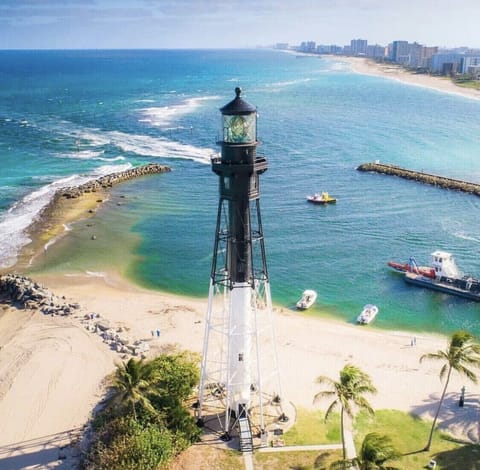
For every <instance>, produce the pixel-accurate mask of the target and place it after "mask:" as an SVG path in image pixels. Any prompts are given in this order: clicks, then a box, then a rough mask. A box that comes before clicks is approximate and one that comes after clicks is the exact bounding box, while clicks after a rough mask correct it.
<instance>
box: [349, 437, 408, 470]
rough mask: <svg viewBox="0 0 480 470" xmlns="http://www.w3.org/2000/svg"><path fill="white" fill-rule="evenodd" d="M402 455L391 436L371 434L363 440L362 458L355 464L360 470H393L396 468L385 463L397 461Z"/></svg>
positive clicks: (356, 460)
mask: <svg viewBox="0 0 480 470" xmlns="http://www.w3.org/2000/svg"><path fill="white" fill-rule="evenodd" d="M400 455H401V454H400V452H398V451H397V449H395V447H394V445H393V443H392V440H391V438H390V437H389V436H385V435H381V434H379V433H377V432H371V433H369V434H367V435H366V436H365V438H364V439H363V442H362V448H361V450H360V457H359V458H357V459H355V463H356V464H357V465H358V466H359V468H360V470H374V469H376V470H393V469H394V468H395V467H391V466H386V465H385V462H387V461H388V460H396V459H398V458H399V457H400Z"/></svg>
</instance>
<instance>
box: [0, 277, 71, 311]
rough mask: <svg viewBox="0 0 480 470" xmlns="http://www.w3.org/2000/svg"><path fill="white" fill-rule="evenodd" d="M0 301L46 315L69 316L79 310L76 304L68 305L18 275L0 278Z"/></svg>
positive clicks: (35, 283)
mask: <svg viewBox="0 0 480 470" xmlns="http://www.w3.org/2000/svg"><path fill="white" fill-rule="evenodd" d="M0 300H1V301H2V302H4V303H9V304H11V305H13V306H15V307H17V308H22V309H29V310H39V311H40V312H42V313H44V314H46V315H70V314H72V313H74V312H75V311H76V310H78V309H80V305H79V304H77V303H68V302H66V300H65V297H62V298H59V297H57V296H56V295H54V294H52V293H51V292H50V291H49V290H48V289H47V288H46V287H44V286H42V285H41V284H39V283H38V282H35V281H33V280H32V279H30V278H28V277H25V276H21V275H18V274H5V275H3V276H0Z"/></svg>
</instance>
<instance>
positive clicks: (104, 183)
mask: <svg viewBox="0 0 480 470" xmlns="http://www.w3.org/2000/svg"><path fill="white" fill-rule="evenodd" d="M169 171H171V168H170V167H168V166H165V165H159V164H158V163H149V164H148V165H143V166H139V167H136V168H130V169H129V170H125V171H120V172H118V173H111V174H109V175H105V176H102V177H100V178H97V179H95V180H91V181H88V182H87V183H84V184H81V185H79V186H74V187H69V188H64V189H61V190H59V191H57V193H56V194H55V198H62V197H63V198H66V199H74V198H78V197H80V196H81V195H82V194H85V193H94V192H96V191H99V190H101V189H108V188H111V187H112V186H113V185H115V184H118V183H122V182H123V181H128V180H131V179H133V178H138V177H140V176H146V175H153V174H156V173H167V172H169Z"/></svg>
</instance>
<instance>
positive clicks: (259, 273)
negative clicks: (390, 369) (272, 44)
mask: <svg viewBox="0 0 480 470" xmlns="http://www.w3.org/2000/svg"><path fill="white" fill-rule="evenodd" d="M235 94H236V96H235V98H234V99H233V100H232V101H231V102H229V103H228V104H226V105H225V106H223V107H222V108H221V109H220V111H221V113H222V138H221V140H220V141H219V142H218V144H219V145H220V147H221V155H220V156H215V157H213V158H212V171H213V172H214V173H215V174H216V175H218V180H219V203H218V212H217V224H216V231H215V243H214V251H213V261H212V270H211V274H210V290H209V302H208V311H207V319H206V325H205V338H204V345H203V357H202V371H201V381H200V392H199V417H200V418H201V420H202V421H205V419H206V418H207V415H212V414H216V415H217V416H218V415H222V417H221V419H220V421H221V422H222V426H223V431H224V432H225V435H226V436H229V435H230V431H231V430H232V428H233V427H235V425H236V424H237V423H238V426H237V428H239V432H240V428H242V426H243V428H245V426H246V423H247V424H248V429H249V430H250V429H251V426H254V427H255V426H257V427H258V428H259V431H260V432H264V431H265V428H266V425H267V423H266V421H265V406H266V404H267V403H270V404H271V403H275V404H276V407H277V408H278V410H275V411H274V414H275V415H278V416H280V415H283V416H285V415H284V414H283V412H282V410H281V399H280V396H281V394H280V381H279V375H278V367H277V358H276V345H275V338H274V333H273V315H272V304H271V295H270V286H269V280H268V272H267V263H266V255H265V245H264V237H263V229H262V221H261V213H260V175H261V174H262V173H264V172H265V171H266V170H267V167H268V164H267V159H266V158H265V157H263V156H259V155H257V145H258V141H257V109H256V107H254V106H252V105H251V104H249V103H247V102H246V101H245V100H244V99H243V98H242V97H241V89H240V88H236V89H235ZM271 413H272V412H271V411H269V415H271Z"/></svg>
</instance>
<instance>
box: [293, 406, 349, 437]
mask: <svg viewBox="0 0 480 470" xmlns="http://www.w3.org/2000/svg"><path fill="white" fill-rule="evenodd" d="M324 417H325V413H324V412H323V411H320V410H318V411H317V410H315V411H311V410H305V409H302V408H299V409H298V410H297V420H296V422H295V425H294V426H293V427H292V428H291V429H289V430H288V431H287V432H286V433H285V435H284V441H285V445H287V446H301V445H303V446H306V445H313V444H340V443H341V442H342V438H341V431H340V415H339V414H338V413H333V414H332V415H331V416H330V418H329V420H328V421H327V422H326V423H325V419H324Z"/></svg>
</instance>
